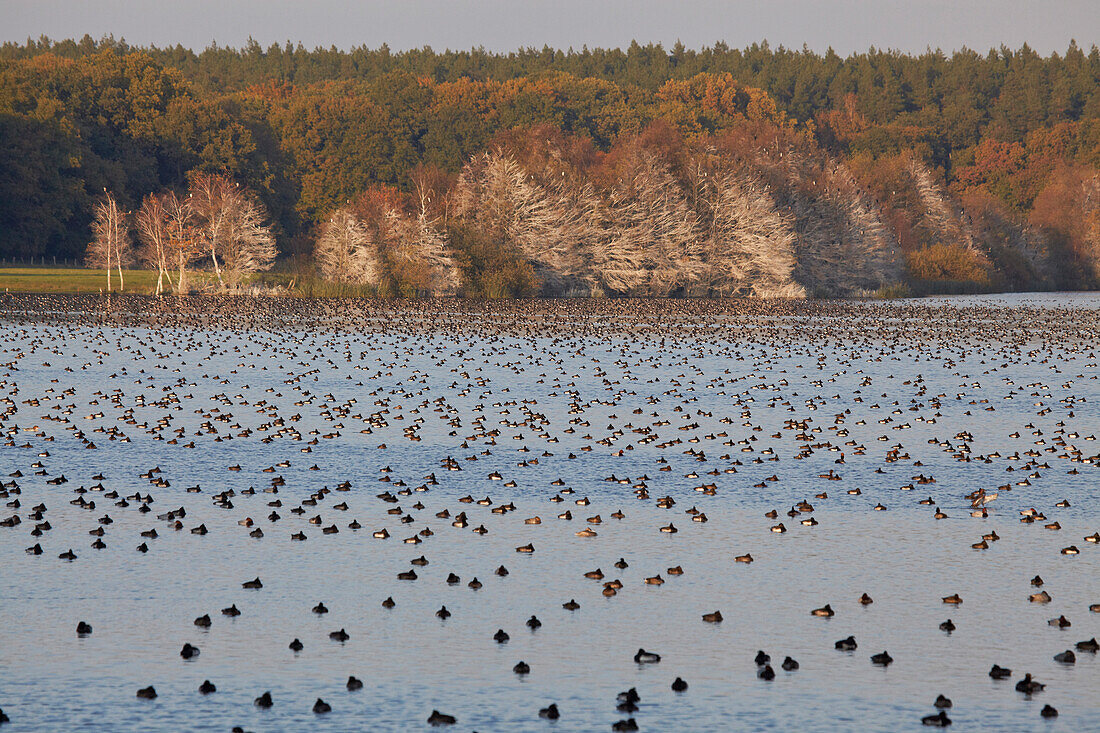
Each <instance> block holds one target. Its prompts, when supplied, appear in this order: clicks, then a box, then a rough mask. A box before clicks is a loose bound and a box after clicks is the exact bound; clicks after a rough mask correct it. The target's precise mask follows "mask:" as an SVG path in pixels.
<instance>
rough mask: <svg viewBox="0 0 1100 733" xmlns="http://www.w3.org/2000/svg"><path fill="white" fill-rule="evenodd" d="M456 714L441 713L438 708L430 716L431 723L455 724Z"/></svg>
mask: <svg viewBox="0 0 1100 733" xmlns="http://www.w3.org/2000/svg"><path fill="white" fill-rule="evenodd" d="M455 720H456V719H455V716H453V715H447V714H446V713H441V712H439V711H438V710H433V711H432V714H431V715H429V716H428V724H429V725H454V724H455Z"/></svg>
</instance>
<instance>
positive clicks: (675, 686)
mask: <svg viewBox="0 0 1100 733" xmlns="http://www.w3.org/2000/svg"><path fill="white" fill-rule="evenodd" d="M687 688H688V683H687V682H684V680H683V679H682V678H680V677H677V678H676V679H674V680H673V681H672V691H673V692H683V691H684V690H686V689H687Z"/></svg>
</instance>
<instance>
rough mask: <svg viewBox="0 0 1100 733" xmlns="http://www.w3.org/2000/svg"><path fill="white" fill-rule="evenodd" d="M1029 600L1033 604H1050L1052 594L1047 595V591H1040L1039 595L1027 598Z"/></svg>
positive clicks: (1034, 594) (1035, 594) (1033, 594)
mask: <svg viewBox="0 0 1100 733" xmlns="http://www.w3.org/2000/svg"><path fill="white" fill-rule="evenodd" d="M1027 599H1028V600H1029V601H1031V602H1032V603H1050V601H1051V597H1050V594H1049V593H1047V592H1046V591H1045V590H1044V591H1040V592H1039V593H1032V594H1031V595H1030V596H1028V597H1027Z"/></svg>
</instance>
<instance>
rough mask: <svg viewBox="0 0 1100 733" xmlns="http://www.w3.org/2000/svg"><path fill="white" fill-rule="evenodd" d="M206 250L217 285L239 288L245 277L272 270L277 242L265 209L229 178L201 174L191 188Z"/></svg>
mask: <svg viewBox="0 0 1100 733" xmlns="http://www.w3.org/2000/svg"><path fill="white" fill-rule="evenodd" d="M191 202H192V203H191V205H192V207H193V209H194V211H195V213H196V215H197V216H198V219H199V222H200V228H201V230H202V235H203V239H204V242H205V245H206V247H205V249H206V252H207V254H209V256H210V260H211V262H212V263H213V265H214V273H215V274H216V275H217V278H218V283H219V284H220V285H221V286H222V287H223V288H225V287H229V288H236V287H237V286H239V285H240V283H241V282H242V280H243V279H244V278H245V276H247V275H249V274H251V273H254V272H257V271H260V270H267V269H270V267H271V265H272V264H273V263H274V262H275V238H274V237H273V236H272V235H271V230H270V228H269V227H267V226H266V225H265V224H264V223H263V222H264V218H265V212H264V210H263V207H262V206H261V205H260V203H259V202H258V201H256V200H255V199H254V198H253V197H252V196H251V195H250V194H249V193H248V192H247V191H245V190H242V189H241V188H240V186H239V185H238V184H237V183H234V182H233V181H232V180H230V179H229V178H228V177H226V176H222V175H211V174H200V175H198V176H196V177H195V179H194V180H193V181H192V184H191Z"/></svg>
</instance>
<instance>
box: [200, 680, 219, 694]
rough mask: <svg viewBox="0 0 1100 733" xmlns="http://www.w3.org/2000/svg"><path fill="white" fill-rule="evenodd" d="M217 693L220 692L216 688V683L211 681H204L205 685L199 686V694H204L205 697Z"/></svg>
mask: <svg viewBox="0 0 1100 733" xmlns="http://www.w3.org/2000/svg"><path fill="white" fill-rule="evenodd" d="M217 691H218V688H217V687H215V686H214V683H213V682H211V681H210V680H204V681H203V683H202V684H201V685H199V692H200V693H202V694H203V695H210V694H212V693H215V692H217Z"/></svg>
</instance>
